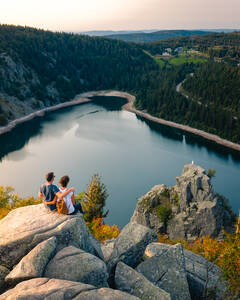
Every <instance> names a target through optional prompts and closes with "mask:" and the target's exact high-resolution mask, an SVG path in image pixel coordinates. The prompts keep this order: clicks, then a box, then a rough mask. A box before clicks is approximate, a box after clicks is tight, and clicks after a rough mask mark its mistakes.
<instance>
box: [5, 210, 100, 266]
mask: <svg viewBox="0 0 240 300" xmlns="http://www.w3.org/2000/svg"><path fill="white" fill-rule="evenodd" d="M53 236H55V237H56V239H57V249H56V251H57V252H58V251H59V250H61V249H62V248H64V247H67V246H75V247H77V248H81V249H82V250H84V251H86V252H89V253H91V254H93V255H96V256H98V257H100V258H103V254H102V250H101V247H100V243H99V242H98V241H97V240H96V239H95V238H94V237H93V236H92V235H91V234H90V232H89V230H88V228H87V226H86V224H85V222H84V220H83V217H82V215H81V214H76V215H73V216H67V215H61V214H58V213H57V212H50V211H49V210H48V209H46V208H45V207H44V205H43V204H39V205H32V206H25V207H21V208H18V209H15V210H13V211H11V212H10V213H9V214H8V215H7V216H6V217H5V218H4V219H2V220H1V221H0V265H2V266H5V267H7V268H8V269H12V267H13V266H14V265H16V264H17V263H18V262H19V261H20V260H21V259H22V258H23V257H24V256H25V255H26V254H28V252H29V251H31V250H32V249H33V248H34V247H35V246H36V245H38V244H39V243H41V242H42V241H44V240H47V239H49V238H50V237H53Z"/></svg>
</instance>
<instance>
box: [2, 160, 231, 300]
mask: <svg viewBox="0 0 240 300" xmlns="http://www.w3.org/2000/svg"><path fill="white" fill-rule="evenodd" d="M195 198H196V200H195ZM204 211H205V214H206V216H207V217H208V218H209V220H208V223H210V225H209V226H207V227H208V229H206V230H208V231H210V230H212V232H218V231H217V230H218V227H217V224H218V223H217V221H216V220H218V218H217V216H215V213H216V212H217V213H220V214H221V213H222V216H224V217H225V219H224V218H223V221H222V222H223V224H225V223H224V222H226V220H228V217H229V218H230V217H231V215H230V213H227V209H226V205H225V202H224V201H223V200H222V198H221V197H219V196H218V195H216V194H215V193H214V192H213V189H212V186H211V184H210V179H209V177H208V176H207V175H206V174H205V171H204V170H203V169H201V168H200V167H197V166H194V165H191V166H185V168H184V172H183V175H182V176H180V177H179V178H178V179H177V185H176V186H175V187H171V188H168V187H167V186H165V185H159V186H156V187H154V188H153V189H152V190H151V191H150V192H149V193H148V194H147V196H146V195H145V196H144V197H142V198H141V199H140V200H139V202H138V205H137V208H136V210H135V213H134V216H133V218H132V220H131V222H130V223H129V224H127V225H126V226H125V227H124V228H123V229H122V231H121V233H120V235H119V236H118V237H117V238H116V239H113V240H111V241H107V242H105V243H103V244H100V243H99V241H98V240H96V239H95V238H94V237H93V236H92V235H91V234H90V232H89V230H88V228H87V226H86V224H85V222H84V220H83V218H82V215H81V214H80V213H78V214H76V215H72V216H68V215H61V214H58V213H57V212H50V211H49V210H48V209H46V208H45V207H44V206H43V205H33V206H27V207H22V208H18V209H15V210H14V211H12V212H11V213H9V214H8V216H6V217H5V218H4V219H2V220H1V221H0V289H1V290H2V292H3V291H5V293H4V294H3V295H1V296H0V300H3V299H4V300H5V299H9V300H10V299H20V298H21V299H30V300H31V299H47V300H48V299H49V300H52V299H75V300H76V299H89V300H90V299H94V300H95V299H101V300H102V299H108V300H109V299H111V300H112V299H119V300H121V299H123V300H125V299H126V300H127V299H144V300H145V299H173V300H178V299H179V300H182V299H184V300H190V299H192V300H193V299H194V300H203V297H202V296H203V295H204V294H205V295H206V291H207V292H208V291H209V290H214V291H215V293H216V295H217V297H218V296H219V297H222V296H223V294H224V292H225V290H226V283H225V282H223V281H222V280H221V272H220V270H219V268H218V267H216V266H215V265H214V264H211V263H210V262H209V261H207V260H206V259H204V258H202V257H200V256H198V255H196V254H194V253H192V252H190V251H187V250H183V248H182V246H181V244H177V245H175V246H170V245H166V244H160V243H153V242H155V241H157V233H156V232H155V231H157V230H158V231H160V232H169V230H170V228H171V226H172V225H171V224H172V223H171V222H173V221H174V220H175V222H176V220H178V221H179V220H180V221H179V224H181V222H184V224H183V225H184V226H182V227H181V226H179V227H178V229H179V230H180V231H179V232H180V235H183V236H184V237H189V236H188V234H190V233H191V236H190V237H193V236H194V234H195V233H196V231H195V230H194V228H195V227H196V226H198V227H199V228H200V229H199V230H200V232H203V230H204V228H203V226H202V224H201V223H200V221H201V220H205V219H204V218H206V217H205V215H204ZM182 214H184V216H185V217H184V218H181V216H182ZM210 216H212V219H211V218H210ZM193 217H194V218H195V219H196V220H193V219H191V218H193ZM214 218H215V219H214ZM191 220H192V223H193V224H190V221H191ZM213 220H215V223H214V221H213ZM141 222H142V223H144V225H147V226H144V225H142V224H139V223H141ZM213 224H215V225H216V226H215V227H214V226H213ZM204 225H206V222H205V224H204ZM191 226H192V227H191ZM149 227H151V228H153V229H155V231H154V230H152V229H151V228H149ZM214 228H215V229H214ZM156 229H157V230H156ZM190 229H192V231H190ZM173 230H175V229H172V232H173ZM176 232H177V231H176ZM101 249H102V250H101ZM30 278H33V279H30ZM29 279H30V280H29ZM19 281H22V282H21V283H19V284H17V283H18V282H19ZM16 284H17V285H16ZM14 285H16V286H15V287H14ZM109 286H110V288H109ZM13 287H14V288H13ZM10 288H12V289H10ZM111 288H114V289H111Z"/></svg>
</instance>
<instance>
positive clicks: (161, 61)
mask: <svg viewBox="0 0 240 300" xmlns="http://www.w3.org/2000/svg"><path fill="white" fill-rule="evenodd" d="M154 60H155V62H156V63H157V64H158V65H159V66H160V67H161V68H163V67H164V66H165V64H166V62H165V61H164V60H163V59H161V58H156V57H154Z"/></svg>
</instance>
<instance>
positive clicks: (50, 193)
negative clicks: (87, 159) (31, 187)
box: [38, 172, 75, 210]
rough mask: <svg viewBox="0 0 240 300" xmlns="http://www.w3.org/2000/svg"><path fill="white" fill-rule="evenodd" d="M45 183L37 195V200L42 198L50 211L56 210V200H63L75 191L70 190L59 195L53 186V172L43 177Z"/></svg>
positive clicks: (56, 188)
mask: <svg viewBox="0 0 240 300" xmlns="http://www.w3.org/2000/svg"><path fill="white" fill-rule="evenodd" d="M45 178H46V182H45V183H44V184H43V185H42V186H41V187H40V191H39V193H38V197H39V198H43V203H44V204H45V205H46V206H47V207H48V208H49V209H50V210H56V209H57V207H56V202H57V199H58V198H60V199H61V198H63V197H64V196H66V195H68V194H69V193H71V192H74V191H75V189H74V188H71V189H68V190H67V191H65V192H64V193H61V192H60V191H59V189H58V187H57V186H56V185H54V184H53V181H54V178H55V175H54V173H53V172H49V173H47V174H46V176H45Z"/></svg>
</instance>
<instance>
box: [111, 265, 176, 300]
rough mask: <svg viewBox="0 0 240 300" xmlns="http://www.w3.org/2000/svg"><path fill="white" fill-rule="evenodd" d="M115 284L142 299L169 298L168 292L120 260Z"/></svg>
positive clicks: (160, 299) (161, 299)
mask: <svg viewBox="0 0 240 300" xmlns="http://www.w3.org/2000/svg"><path fill="white" fill-rule="evenodd" d="M115 285H116V287H117V289H119V290H121V291H124V292H127V293H129V294H131V295H134V296H137V297H139V298H140V299H143V300H145V299H148V300H171V297H170V294H168V293H166V292H165V291H164V290H162V289H160V288H158V287H157V286H155V285H154V284H153V283H151V282H150V281H149V280H147V278H146V277H144V276H143V275H142V274H140V273H138V272H137V271H135V270H134V269H132V268H131V267H129V266H127V265H125V264H124V263H122V262H119V263H118V264H117V267H116V272H115Z"/></svg>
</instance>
